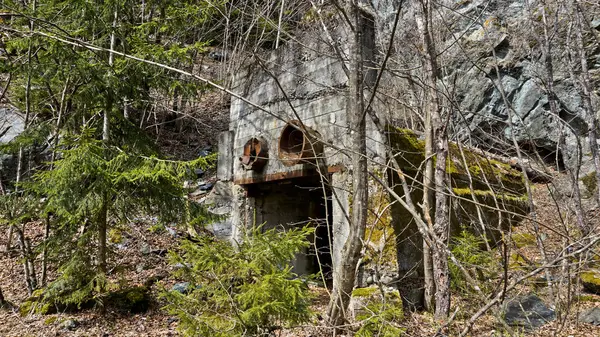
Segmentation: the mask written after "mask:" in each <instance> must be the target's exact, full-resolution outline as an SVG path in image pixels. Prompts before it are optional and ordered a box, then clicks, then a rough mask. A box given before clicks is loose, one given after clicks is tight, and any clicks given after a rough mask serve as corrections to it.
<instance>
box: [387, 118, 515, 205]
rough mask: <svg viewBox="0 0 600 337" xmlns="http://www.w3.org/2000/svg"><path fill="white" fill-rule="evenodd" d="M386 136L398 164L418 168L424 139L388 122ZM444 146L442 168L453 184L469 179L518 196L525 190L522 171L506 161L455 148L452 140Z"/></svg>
mask: <svg viewBox="0 0 600 337" xmlns="http://www.w3.org/2000/svg"><path fill="white" fill-rule="evenodd" d="M388 137H389V141H390V144H391V146H392V148H393V150H394V153H396V154H397V155H396V159H397V161H398V164H399V165H400V168H401V169H402V170H403V171H405V173H407V174H411V175H415V174H416V173H418V172H419V171H421V170H422V168H423V162H424V161H425V140H424V139H421V138H419V136H418V135H417V134H416V133H415V132H414V131H411V130H408V129H400V128H395V127H392V126H388ZM448 150H449V158H448V161H447V167H446V170H447V172H448V173H450V176H451V181H452V186H453V187H454V188H465V187H469V185H470V182H471V180H472V183H473V188H474V189H476V190H489V189H490V187H491V188H493V189H494V190H497V191H501V192H502V193H503V194H513V195H515V196H522V195H523V194H524V193H525V183H524V181H523V175H522V173H521V172H519V171H518V170H516V169H514V168H512V167H511V166H510V165H508V164H506V163H502V162H499V161H497V160H493V159H488V158H485V157H483V156H481V155H479V154H477V153H475V152H473V151H470V150H469V149H467V148H464V147H462V148H459V146H458V145H457V144H454V143H451V144H450V145H449V149H448ZM463 157H464V158H463ZM434 160H435V158H434ZM465 163H466V165H465Z"/></svg>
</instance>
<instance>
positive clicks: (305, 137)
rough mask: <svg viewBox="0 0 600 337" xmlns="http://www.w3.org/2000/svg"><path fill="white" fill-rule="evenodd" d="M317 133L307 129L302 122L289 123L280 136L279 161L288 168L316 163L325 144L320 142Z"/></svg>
mask: <svg viewBox="0 0 600 337" xmlns="http://www.w3.org/2000/svg"><path fill="white" fill-rule="evenodd" d="M319 139H320V135H319V133H318V132H317V131H315V130H313V129H311V128H309V127H307V126H306V125H304V128H303V127H302V124H301V123H300V121H297V120H294V121H291V122H289V123H287V124H286V125H285V126H284V127H283V130H282V131H281V135H280V136H279V159H280V160H281V162H282V163H283V164H284V165H286V166H293V165H296V164H300V163H308V162H312V163H314V162H315V159H316V157H317V156H318V155H320V154H322V153H323V144H322V143H321V142H320V141H319Z"/></svg>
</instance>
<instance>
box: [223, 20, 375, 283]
mask: <svg viewBox="0 0 600 337" xmlns="http://www.w3.org/2000/svg"><path fill="white" fill-rule="evenodd" d="M371 23H372V22H371ZM344 26H345V25H343V24H340V25H339V26H338V27H337V28H334V32H333V33H334V36H352V35H351V33H350V32H346V31H344V29H345V28H343V27H344ZM374 34H375V32H374V27H370V29H369V27H368V25H367V26H365V32H364V36H365V38H364V41H363V44H364V48H363V49H364V58H365V59H367V60H372V59H374V41H375V36H374ZM298 40H299V41H302V43H289V44H287V45H286V46H284V47H283V48H280V49H279V50H275V51H273V52H271V53H270V54H269V55H267V56H264V57H263V58H264V61H261V62H257V63H256V64H253V65H249V66H247V67H246V68H245V69H244V70H243V71H241V72H240V73H239V75H238V76H237V78H236V79H235V81H234V83H235V87H234V88H233V90H234V91H235V92H236V93H238V94H239V95H240V96H242V97H244V98H245V100H242V99H238V98H235V97H234V98H232V102H231V108H230V125H229V132H230V135H231V136H228V135H226V134H222V135H221V139H220V145H219V152H220V155H219V168H218V172H219V179H224V180H227V179H229V180H231V181H232V182H233V183H235V184H238V185H240V186H243V188H244V189H245V190H246V191H247V196H246V197H245V201H244V202H243V203H239V208H237V209H235V210H233V213H234V215H233V216H232V219H233V218H235V219H234V220H232V225H233V226H234V227H235V228H234V229H233V230H232V236H233V237H237V236H239V234H238V233H240V232H242V231H243V230H244V228H246V226H251V225H253V224H261V223H265V222H266V223H267V227H272V226H279V225H283V226H290V225H301V224H305V223H307V222H309V221H310V220H311V219H313V218H315V217H316V216H318V218H321V219H323V218H327V216H326V214H329V217H330V218H329V219H328V221H327V223H328V225H329V226H330V227H329V228H327V229H325V230H323V229H322V228H319V227H318V228H317V233H316V240H327V242H322V244H317V245H316V246H317V247H325V246H326V247H327V249H329V247H330V242H329V239H330V238H332V240H333V252H332V253H331V254H330V253H329V252H327V253H326V254H324V255H323V258H325V259H329V260H331V259H332V257H331V255H334V259H336V261H339V254H340V251H341V249H342V247H343V245H344V243H345V240H346V237H347V235H348V227H349V224H348V217H347V214H348V213H349V198H350V189H351V186H350V185H351V179H350V173H349V172H351V166H352V165H351V164H352V163H351V162H350V159H349V158H350V156H349V154H350V151H351V149H350V146H349V145H350V140H351V137H350V135H351V132H352V128H353V126H352V125H349V122H348V117H347V116H348V112H347V106H348V104H347V103H348V88H347V87H348V77H347V74H346V71H345V69H344V68H345V65H344V62H345V61H344V60H342V59H340V58H338V57H335V55H336V53H335V51H334V50H333V49H332V48H331V45H330V43H329V42H328V41H325V40H319V38H316V39H315V38H314V36H312V35H311V36H310V39H305V38H302V37H298ZM341 42H342V43H340V45H339V46H338V47H339V48H341V49H342V50H343V51H344V52H347V50H348V48H349V45H348V43H347V42H346V41H341ZM370 68H373V67H370ZM373 69H374V68H373ZM371 72H372V71H371ZM370 77H374V76H370ZM370 77H369V78H370ZM246 100H247V101H249V102H252V104H250V103H248V102H247V101H246ZM259 107H260V108H259ZM298 120H299V121H301V123H302V125H304V126H306V127H307V128H310V129H312V130H314V131H315V138H316V139H311V141H312V140H316V141H318V142H319V145H322V148H323V150H322V151H321V152H320V153H317V154H316V156H317V157H318V158H319V160H304V161H301V162H300V163H298V164H293V165H290V163H289V162H287V163H286V162H285V161H282V160H281V159H280V158H279V152H280V150H281V149H280V146H279V139H280V137H281V136H282V131H283V130H284V128H285V127H286V125H287V124H288V123H290V122H293V121H298ZM367 129H368V140H367V147H368V155H369V156H370V157H371V158H372V159H376V160H378V161H379V162H384V159H385V147H384V142H383V137H382V134H380V133H379V132H378V131H376V130H375V126H374V125H373V123H371V121H370V120H369V123H368V125H367ZM252 138H256V139H260V140H261V142H262V141H264V143H265V145H266V148H268V156H267V157H268V159H267V162H266V164H265V165H264V166H263V167H261V168H260V169H256V170H254V169H250V170H249V169H247V168H248V167H244V166H243V165H241V163H240V161H239V159H238V158H239V157H241V156H242V154H243V150H244V145H245V144H246V143H247V142H248V141H249V140H250V139H252ZM290 138H291V137H290ZM228 143H230V144H228ZM261 144H262V143H261ZM284 148H285V147H284ZM302 152H303V151H302ZM230 172H231V173H230ZM320 175H322V176H323V177H324V180H325V181H324V182H322V181H321V180H320V179H319V176H320ZM307 177H310V178H308V179H306V178H307ZM322 183H323V184H324V186H326V187H325V189H326V190H327V191H328V192H327V193H328V195H329V196H330V197H331V198H330V200H329V201H327V202H324V201H323V199H322V197H323V195H322V193H317V192H315V191H318V190H319V188H318V186H321V184H322ZM309 188H310V189H309ZM311 189H312V190H311ZM320 189H321V190H322V187H321V188H320ZM331 200H333V201H331ZM324 204H326V205H327V207H323V205H324ZM331 231H333V233H334V234H333V235H330V232H331ZM326 255H329V257H327V256H326ZM311 259H312V257H309V258H305V259H304V261H302V259H301V258H300V257H299V258H298V259H297V261H296V266H295V267H296V270H297V271H302V272H304V271H308V270H311V268H313V266H312V264H313V263H314V261H311ZM329 264H331V261H329ZM313 269H314V268H313Z"/></svg>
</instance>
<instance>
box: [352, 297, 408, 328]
mask: <svg viewBox="0 0 600 337" xmlns="http://www.w3.org/2000/svg"><path fill="white" fill-rule="evenodd" d="M384 296H385V297H382V296H381V292H380V290H379V288H377V287H369V288H359V289H355V290H354V291H353V292H352V297H354V298H356V297H359V298H360V300H359V303H357V304H355V308H354V309H355V313H356V317H355V318H356V321H357V322H358V323H359V324H360V328H359V329H358V331H357V332H356V336H357V337H371V336H373V337H375V336H386V337H396V336H402V334H403V333H404V331H405V329H404V328H402V327H401V325H400V323H401V321H402V320H403V319H404V310H403V307H402V300H401V299H400V293H399V292H398V291H397V290H395V291H390V292H386V293H385V295H384Z"/></svg>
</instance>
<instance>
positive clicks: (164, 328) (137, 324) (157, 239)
mask: <svg viewBox="0 0 600 337" xmlns="http://www.w3.org/2000/svg"><path fill="white" fill-rule="evenodd" d="M548 191H549V190H548V189H547V188H546V186H544V185H538V186H536V187H535V189H534V193H535V201H536V208H537V210H538V212H537V216H538V221H539V223H540V224H542V225H543V226H540V231H541V232H542V233H544V244H545V246H546V247H547V250H548V251H549V254H550V255H552V254H557V253H558V251H559V249H560V247H561V242H562V236H561V233H562V234H564V233H563V232H562V231H563V230H564V231H567V230H568V231H571V232H574V231H575V230H574V229H573V228H574V218H573V214H572V213H571V212H568V211H566V210H565V208H564V207H566V206H568V199H561V200H559V202H558V204H559V205H560V206H561V207H559V208H557V207H556V204H555V202H554V200H553V199H552V197H551V195H550V194H549V193H548ZM591 204H592V203H589V202H588V203H587V208H588V213H587V216H588V219H589V220H590V222H592V223H600V221H598V220H599V219H600V214H599V212H598V210H597V209H596V208H595V207H593V206H591ZM559 209H560V210H561V211H560V212H559ZM562 223H567V226H566V227H565V226H563V225H562ZM149 228H150V225H148V223H144V222H133V223H130V224H129V225H127V226H125V227H123V228H122V229H121V234H122V236H123V238H124V240H125V242H127V244H126V246H125V248H124V249H119V248H116V246H115V245H112V246H111V247H112V251H113V253H112V254H111V255H110V260H111V261H110V262H111V264H112V265H118V266H121V267H124V268H123V269H124V272H123V273H115V274H114V275H112V276H111V281H113V282H118V280H119V279H122V278H124V279H126V280H127V282H128V283H129V284H130V285H141V284H143V283H144V282H145V281H146V280H147V279H149V278H151V277H153V276H161V277H162V276H164V277H165V278H164V279H163V280H162V281H161V284H162V285H164V286H166V287H170V286H171V285H172V284H174V283H175V282H176V280H174V279H172V278H171V277H170V276H168V275H169V273H170V272H171V271H172V267H170V266H169V265H168V263H167V261H166V257H164V255H163V254H160V253H159V252H160V251H161V250H168V249H172V248H174V247H175V246H176V243H177V240H178V239H177V238H175V237H173V236H172V235H171V234H169V233H168V232H165V231H161V232H156V233H155V232H152V231H150V230H149ZM561 228H562V229H561ZM514 231H515V232H516V233H532V232H533V231H534V228H533V225H532V222H531V221H525V222H524V223H523V224H522V225H521V226H519V227H517V228H515V229H514ZM571 232H569V233H571ZM26 233H27V237H29V238H30V239H31V240H32V241H33V242H34V243H35V242H39V241H40V240H41V238H42V226H41V224H39V223H30V224H28V225H27V230H26ZM178 234H179V235H183V233H182V232H181V231H178ZM6 240H7V238H6V232H5V231H4V229H3V230H2V231H0V247H2V248H0V287H1V288H2V290H3V292H4V296H5V298H6V299H7V300H8V301H10V302H12V303H13V304H15V305H19V304H20V303H21V302H22V301H23V300H25V299H26V298H27V291H26V288H25V285H24V273H23V269H22V266H21V265H20V264H19V256H18V253H17V252H16V251H15V250H12V251H9V252H5V251H4V250H3V249H4V246H5V244H6ZM143 247H148V248H149V249H150V250H151V251H152V252H150V253H147V252H146V253H145V254H144V252H143V251H144V250H146V251H147V249H143ZM513 250H514V251H517V250H518V251H519V252H520V253H521V254H523V255H524V256H526V257H527V258H528V259H529V260H530V261H532V263H533V264H536V263H539V262H540V261H541V257H540V254H539V253H538V250H537V249H536V247H535V244H534V245H529V246H526V247H521V248H517V247H513ZM37 268H38V270H39V261H38V265H37ZM523 269H524V270H523V271H515V274H514V275H515V276H517V275H518V273H520V272H525V270H527V267H526V266H525V267H523ZM573 269H574V267H573ZM54 276H55V272H54V271H52V270H51V272H50V278H52V277H54ZM573 280H576V278H575V277H573ZM158 287H159V286H158V285H153V286H152V287H151V292H152V295H154V296H156V295H157V293H158ZM573 287H574V289H576V290H574V291H571V292H570V295H571V296H572V297H574V296H580V295H584V296H585V297H584V298H583V300H581V301H575V302H574V303H573V305H572V307H571V310H570V314H569V315H568V316H567V317H566V319H565V320H564V326H562V322H561V321H559V320H556V321H554V322H552V323H549V324H547V325H545V326H543V327H542V328H540V329H537V330H535V331H534V332H531V333H527V334H521V335H520V336H522V335H526V336H573V337H575V336H600V328H598V327H593V326H591V325H588V324H583V323H579V322H577V316H578V314H579V313H581V312H582V311H584V310H587V309H589V308H592V307H595V306H600V304H598V302H600V296H598V295H593V294H588V293H584V292H583V291H582V290H581V289H580V287H579V286H578V285H576V284H574V285H573ZM562 290H563V291H562V294H564V295H566V294H567V292H566V291H565V290H566V289H562ZM311 291H312V292H313V294H314V295H315V299H314V305H313V310H314V311H315V312H316V313H317V314H316V315H315V316H316V317H315V318H314V320H313V322H312V323H311V324H307V325H306V326H301V327H297V328H294V329H286V330H284V331H276V332H275V336H281V337H292V336H299V337H300V336H306V337H308V336H313V337H317V336H331V335H332V333H331V331H330V330H329V329H327V328H325V327H324V325H325V324H324V322H323V319H322V315H323V312H324V311H325V308H326V306H327V303H328V298H329V297H328V293H327V289H325V288H318V287H312V288H311ZM532 291H535V292H536V293H537V294H538V295H539V296H540V297H541V298H543V299H545V300H546V301H547V300H548V291H547V289H546V288H545V287H537V288H534V287H533V285H532V283H531V282H527V283H526V284H524V285H523V286H520V287H518V288H517V289H515V290H514V291H513V292H511V293H510V297H512V296H518V295H520V294H527V293H530V292H532ZM480 305H481V304H480V303H478V302H475V301H474V300H472V299H468V298H464V297H460V296H455V297H454V298H453V310H454V308H456V307H458V308H460V310H459V314H458V315H457V318H456V320H455V321H454V322H453V324H452V326H451V328H450V329H445V330H444V333H445V334H446V335H447V336H455V335H457V334H458V332H459V331H460V329H462V327H464V324H465V321H466V319H468V317H469V314H468V313H472V312H473V311H474V309H475V308H478V307H479V306H480ZM161 306H162V304H161V303H159V302H156V301H155V302H154V303H152V305H151V308H150V310H149V311H148V312H146V313H143V314H136V315H123V314H118V313H115V312H112V311H107V312H105V313H101V312H100V310H97V309H90V310H85V311H83V312H80V313H69V314H67V313H59V314H54V315H46V316H40V315H30V316H27V317H21V316H20V315H19V314H18V312H15V311H11V310H7V309H3V310H0V336H103V337H104V336H107V337H108V336H178V335H179V334H178V333H177V321H176V320H175V319H174V317H172V316H169V315H168V314H167V313H165V312H163V311H162V310H161ZM69 319H74V320H76V321H77V322H78V326H77V327H76V328H75V329H74V330H73V331H70V330H67V329H65V328H63V326H62V324H63V322H65V321H66V320H69ZM402 325H403V326H404V327H405V328H406V333H405V335H406V336H415V337H418V336H433V335H434V334H435V332H436V330H437V327H438V326H439V324H438V323H436V322H434V320H433V318H432V316H431V314H429V313H407V314H406V317H405V320H404V321H403V322H402ZM338 336H340V335H338ZM470 336H504V334H503V329H502V327H501V326H500V325H499V324H498V323H497V320H496V319H495V318H494V317H493V316H492V315H491V314H487V315H484V316H482V317H481V318H480V319H479V320H478V321H477V323H476V324H475V326H474V328H473V330H472V332H471V334H470Z"/></svg>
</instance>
